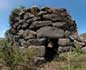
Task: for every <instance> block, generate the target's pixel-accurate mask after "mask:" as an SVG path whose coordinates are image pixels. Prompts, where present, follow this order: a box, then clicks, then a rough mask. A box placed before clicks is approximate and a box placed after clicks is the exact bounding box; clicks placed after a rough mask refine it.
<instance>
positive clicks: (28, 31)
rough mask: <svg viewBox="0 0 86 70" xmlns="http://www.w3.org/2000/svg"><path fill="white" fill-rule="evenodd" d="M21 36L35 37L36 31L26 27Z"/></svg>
mask: <svg viewBox="0 0 86 70" xmlns="http://www.w3.org/2000/svg"><path fill="white" fill-rule="evenodd" d="M23 37H24V38H25V39H30V38H35V37H36V32H35V31H32V30H28V29H27V30H25V31H24V34H23Z"/></svg>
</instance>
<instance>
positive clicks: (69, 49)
mask: <svg viewBox="0 0 86 70" xmlns="http://www.w3.org/2000/svg"><path fill="white" fill-rule="evenodd" d="M72 50H73V47H72V46H65V47H62V46H59V48H58V52H59V53H62V52H68V51H72Z"/></svg>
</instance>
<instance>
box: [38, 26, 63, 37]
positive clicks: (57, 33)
mask: <svg viewBox="0 0 86 70" xmlns="http://www.w3.org/2000/svg"><path fill="white" fill-rule="evenodd" d="M37 37H48V38H59V37H64V31H63V30H61V29H57V28H55V27H48V26H45V27H42V28H40V29H39V30H38V31H37Z"/></svg>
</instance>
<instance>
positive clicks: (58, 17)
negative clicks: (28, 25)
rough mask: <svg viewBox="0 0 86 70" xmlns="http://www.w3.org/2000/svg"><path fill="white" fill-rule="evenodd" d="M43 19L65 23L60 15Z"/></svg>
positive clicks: (47, 16) (44, 16) (52, 15)
mask: <svg viewBox="0 0 86 70" xmlns="http://www.w3.org/2000/svg"><path fill="white" fill-rule="evenodd" d="M43 19H45V20H52V21H63V20H62V18H61V17H60V16H59V15H56V14H46V15H43Z"/></svg>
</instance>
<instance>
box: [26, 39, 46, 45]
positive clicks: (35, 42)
mask: <svg viewBox="0 0 86 70" xmlns="http://www.w3.org/2000/svg"><path fill="white" fill-rule="evenodd" d="M45 41H46V39H45V38H37V39H29V40H27V43H29V44H30V45H35V46H41V45H44V44H45Z"/></svg>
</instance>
